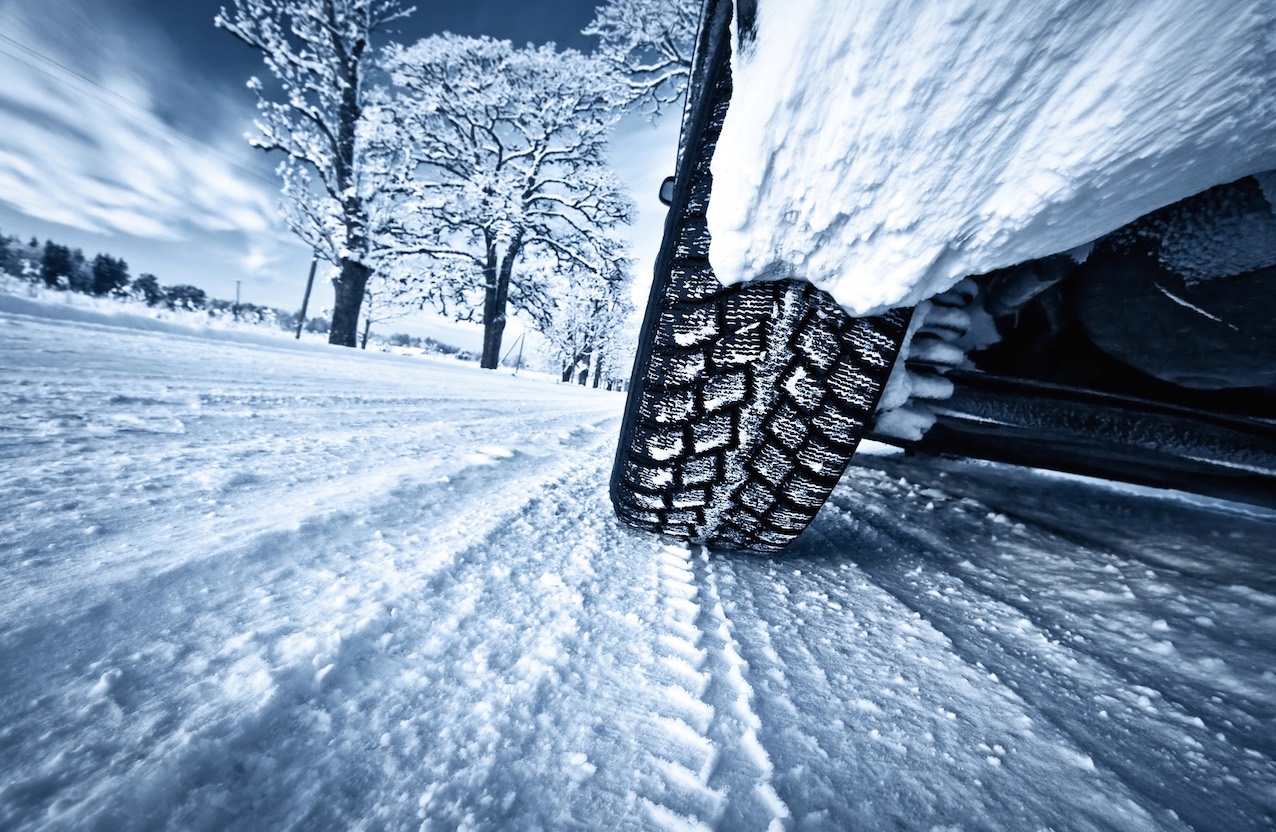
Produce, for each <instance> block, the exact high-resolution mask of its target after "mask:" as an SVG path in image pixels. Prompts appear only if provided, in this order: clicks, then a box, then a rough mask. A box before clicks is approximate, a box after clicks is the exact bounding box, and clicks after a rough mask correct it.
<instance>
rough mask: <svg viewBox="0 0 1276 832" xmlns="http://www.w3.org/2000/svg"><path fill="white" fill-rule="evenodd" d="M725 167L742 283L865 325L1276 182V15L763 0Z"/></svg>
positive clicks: (724, 207)
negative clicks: (803, 294)
mask: <svg viewBox="0 0 1276 832" xmlns="http://www.w3.org/2000/svg"><path fill="white" fill-rule="evenodd" d="M758 5H759V10H758V21H757V29H758V37H757V39H756V41H755V42H754V43H753V45H752V46H750V45H747V44H746V46H745V47H744V49H743V51H742V52H741V51H739V50H738V51H737V55H736V57H735V58H734V60H735V66H734V73H735V88H736V93H735V95H734V97H733V99H732V103H731V109H730V111H729V112H728V114H727V118H726V124H725V126H724V129H723V134H722V138H721V141H720V142H719V144H718V148H717V151H716V156H715V159H714V163H713V173H714V195H713V203H712V205H711V207H710V210H709V226H710V230H711V232H712V234H713V240H714V248H713V264H714V269H715V271H716V272H717V273H718V275H719V276H720V277H721V278H722V279H723V280H724V281H726V282H736V281H743V280H752V279H758V278H773V277H788V276H797V277H802V278H805V279H807V280H810V281H811V282H813V283H815V284H817V285H819V286H821V287H823V288H825V289H827V290H828V291H830V292H831V293H832V294H833V295H834V296H835V297H836V298H837V300H838V301H839V302H840V303H841V304H842V305H843V306H844V307H845V308H846V309H847V310H848V311H849V312H851V313H852V314H868V313H871V312H874V311H878V310H882V309H885V308H889V307H892V306H897V305H901V304H914V303H916V302H918V301H920V300H922V299H924V298H926V297H929V296H932V295H934V294H936V293H937V292H940V291H943V290H944V289H946V288H948V287H949V286H951V285H952V284H954V283H955V282H956V281H957V280H959V279H960V278H961V277H962V276H963V275H967V274H979V273H983V272H986V271H989V270H991V269H995V268H1001V267H1005V266H1009V265H1013V264H1015V263H1017V262H1021V261H1023V260H1026V259H1030V258H1034V257H1041V256H1045V255H1048V254H1053V253H1057V252H1061V251H1066V250H1069V249H1072V248H1074V247H1075V246H1078V245H1080V244H1082V243H1085V242H1087V241H1089V240H1092V239H1094V238H1096V237H1098V236H1100V235H1102V234H1105V233H1107V232H1109V231H1112V230H1114V229H1116V228H1117V227H1119V226H1121V225H1123V224H1125V223H1126V222H1129V221H1130V220H1133V219H1135V218H1136V217H1138V216H1140V215H1142V214H1144V213H1147V212H1148V211H1151V210H1154V209H1156V208H1159V207H1161V206H1164V205H1167V204H1170V203H1172V202H1174V201H1176V200H1179V199H1182V198H1184V197H1187V196H1190V195H1192V194H1195V193H1198V192H1200V191H1202V190H1204V189H1206V188H1208V187H1211V186H1213V185H1217V184H1221V183H1224V182H1230V181H1232V180H1235V179H1238V178H1240V177H1242V176H1245V175H1249V174H1253V173H1257V172H1260V171H1264V170H1268V169H1271V168H1274V167H1276V11H1273V8H1272V6H1271V3H1270V0H1226V1H1225V2H1223V3H1209V2H1205V1H1204V0H1103V1H1102V2H1099V1H1097V0H1088V1H1087V2H1074V0H1051V2H1043V3H1016V2H1012V0H977V1H976V0H968V1H967V2H952V3H932V2H926V0H889V2H888V0H869V1H868V2H861V3H853V4H850V3H845V2H843V0H782V2H781V0H760V2H759V4H758Z"/></svg>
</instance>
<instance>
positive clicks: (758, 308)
mask: <svg viewBox="0 0 1276 832" xmlns="http://www.w3.org/2000/svg"><path fill="white" fill-rule="evenodd" d="M718 304H719V306H721V308H722V318H723V321H724V322H725V323H726V331H727V332H736V331H738V330H741V329H743V328H744V327H746V326H753V325H755V324H757V323H758V321H769V320H774V319H775V317H776V311H777V310H776V305H775V304H776V301H775V294H774V292H773V291H771V290H770V288H769V287H768V286H764V285H761V284H755V285H752V286H745V287H743V288H741V289H740V290H739V291H737V292H732V293H731V294H729V295H727V296H725V297H723V298H722V300H720V301H719V302H718Z"/></svg>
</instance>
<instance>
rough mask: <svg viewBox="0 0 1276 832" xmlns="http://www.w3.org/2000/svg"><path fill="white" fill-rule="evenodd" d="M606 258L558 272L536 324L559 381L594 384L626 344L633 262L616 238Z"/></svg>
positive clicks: (614, 364) (616, 360) (631, 308)
mask: <svg viewBox="0 0 1276 832" xmlns="http://www.w3.org/2000/svg"><path fill="white" fill-rule="evenodd" d="M610 251H611V253H612V257H611V259H610V260H609V261H608V262H607V263H606V265H605V266H604V268H603V269H600V270H589V271H586V270H583V269H580V270H576V271H575V272H572V273H569V274H566V275H559V276H558V279H557V282H556V284H555V285H554V286H553V290H552V291H553V296H554V302H553V306H552V307H551V308H550V310H549V314H548V316H547V317H546V319H545V321H544V322H543V323H542V325H541V326H540V330H541V333H542V334H543V335H544V336H545V338H546V340H547V341H548V342H549V345H550V347H551V349H552V350H553V352H554V354H555V356H556V358H557V364H558V367H559V369H560V370H561V372H562V379H563V381H571V380H572V379H573V378H574V379H576V380H577V381H579V382H580V383H581V384H586V383H587V382H588V380H589V379H590V378H591V377H592V378H593V379H594V386H595V387H597V386H598V385H599V383H600V381H601V378H602V377H603V376H604V375H605V374H606V372H607V371H608V369H609V368H615V367H618V366H619V364H620V360H619V358H620V356H619V353H620V351H621V350H622V349H623V348H624V346H625V344H624V342H623V338H622V336H621V332H622V330H623V329H624V326H625V323H626V322H627V321H628V320H629V318H630V317H631V316H632V315H633V314H634V304H633V300H632V299H631V298H630V290H631V288H632V286H633V280H632V272H631V269H632V266H633V262H632V261H631V260H630V259H629V258H628V257H627V256H625V249H624V247H623V245H622V244H621V243H620V242H619V241H616V242H615V245H614V246H612V247H611V249H610Z"/></svg>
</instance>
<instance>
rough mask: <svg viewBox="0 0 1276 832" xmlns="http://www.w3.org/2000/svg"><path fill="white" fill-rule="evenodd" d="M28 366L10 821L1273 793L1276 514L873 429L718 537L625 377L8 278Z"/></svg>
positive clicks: (0, 663)
mask: <svg viewBox="0 0 1276 832" xmlns="http://www.w3.org/2000/svg"><path fill="white" fill-rule="evenodd" d="M30 311H36V312H38V311H39V310H38V309H37V310H30V309H29V310H28V312H30ZM0 401H3V408H2V409H0V582H2V585H3V592H0V713H2V714H3V717H0V828H5V829H41V828H55V829H104V830H108V829H109V830H115V829H141V828H172V829H209V830H213V829H217V830H220V829H307V830H309V829H347V828H350V829H417V828H426V829H456V828H464V829H497V828H510V829H563V828H576V829H647V828H651V829H695V828H718V829H724V830H747V829H767V828H773V829H847V828H860V829H879V828H889V827H895V828H906V829H937V828H944V829H951V828H970V829H1007V830H1023V829H1038V828H1054V829H1107V828H1115V829H1184V828H1193V827H1194V828H1201V829H1227V830H1242V829H1264V828H1266V829H1270V828H1272V827H1273V825H1276V727H1274V726H1276V672H1274V670H1276V557H1274V556H1273V552H1276V545H1274V544H1276V516H1274V515H1273V514H1272V513H1270V512H1266V513H1265V512H1261V511H1259V510H1253V509H1249V508H1246V507H1241V506H1236V505H1232V504H1221V503H1220V504H1206V503H1203V502H1201V501H1196V502H1192V501H1189V500H1188V499H1186V498H1179V497H1173V496H1169V495H1161V494H1152V493H1150V492H1142V491H1136V490H1131V489H1122V488H1117V487H1113V486H1109V485H1105V484H1102V483H1095V482H1091V481H1085V480H1079V479H1074V478H1065V477H1059V476H1047V475H1044V474H1037V473H1033V472H1026V471H1014V470H1012V469H1007V468H1004V467H998V466H991V465H967V464H958V463H944V464H938V463H931V464H927V463H924V462H921V461H915V460H909V459H905V458H903V457H900V456H889V455H886V456H870V455H864V456H862V457H861V459H860V462H859V465H858V466H856V467H854V468H852V469H851V471H849V472H848V474H847V476H846V478H845V480H844V483H843V485H842V486H841V487H840V488H839V490H838V491H837V492H836V493H835V495H834V498H833V500H832V503H831V505H830V506H828V507H827V508H826V510H825V511H824V512H823V513H822V514H821V515H820V517H819V518H818V519H817V520H816V522H815V524H814V525H813V526H812V528H811V529H810V531H809V532H808V533H807V535H806V536H804V538H803V539H802V540H801V541H800V542H799V543H798V545H797V546H796V547H795V549H794V550H793V551H792V553H791V554H790V555H788V556H786V557H784V558H777V559H768V558H761V557H751V556H746V555H723V554H715V555H706V554H705V552H703V551H702V550H700V549H699V548H690V549H689V548H687V547H683V546H676V545H668V544H666V543H662V542H661V541H658V540H655V539H653V538H650V537H647V536H644V535H641V534H637V533H632V532H629V531H627V530H625V529H623V528H620V527H619V526H618V525H617V523H616V521H615V520H614V519H613V516H612V514H611V511H610V509H609V507H608V504H607V499H606V478H607V474H608V470H609V467H610V455H611V453H612V451H613V447H614V441H615V432H616V429H617V426H618V421H619V412H620V408H621V401H622V400H621V397H620V396H619V395H616V394H609V393H603V392H597V391H591V390H582V389H580V388H576V387H566V386H559V385H554V384H549V383H545V382H536V381H529V380H525V379H516V378H511V377H509V376H508V375H507V374H494V373H487V372H483V371H479V370H474V369H470V368H468V367H464V366H458V365H451V364H447V363H442V362H429V361H423V360H419V359H411V358H405V357H399V356H389V355H375V354H365V353H357V352H353V351H344V350H337V349H332V348H328V347H324V346H319V345H313V344H301V345H298V344H296V343H294V342H290V341H288V340H286V339H278V340H277V341H275V342H266V341H263V340H261V339H258V340H257V341H255V342H253V343H249V342H246V341H245V342H237V341H236V340H234V338H233V337H231V336H229V335H225V336H221V338H220V340H213V339H212V338H208V337H202V336H199V335H197V334H190V335H183V334H181V333H176V332H168V333H163V332H148V331H141V330H137V329H129V328H126V327H121V326H116V325H109V324H104V323H90V322H85V321H79V322H72V321H58V320H51V319H47V318H43V317H40V316H39V315H32V314H17V313H14V312H7V313H0Z"/></svg>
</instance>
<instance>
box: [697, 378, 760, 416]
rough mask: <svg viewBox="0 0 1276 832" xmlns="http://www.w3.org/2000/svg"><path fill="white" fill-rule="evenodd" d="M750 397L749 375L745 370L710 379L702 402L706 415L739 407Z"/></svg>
mask: <svg viewBox="0 0 1276 832" xmlns="http://www.w3.org/2000/svg"><path fill="white" fill-rule="evenodd" d="M748 395H749V374H748V372H747V371H745V370H738V371H736V372H733V373H729V374H727V375H721V376H716V377H714V378H710V379H708V380H707V381H706V382H705V383H704V392H703V394H702V396H701V402H702V403H703V405H704V409H705V412H706V413H714V412H717V411H719V410H721V409H723V408H724V407H738V406H739V405H741V404H743V403H744V401H745V399H746V398H748Z"/></svg>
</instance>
